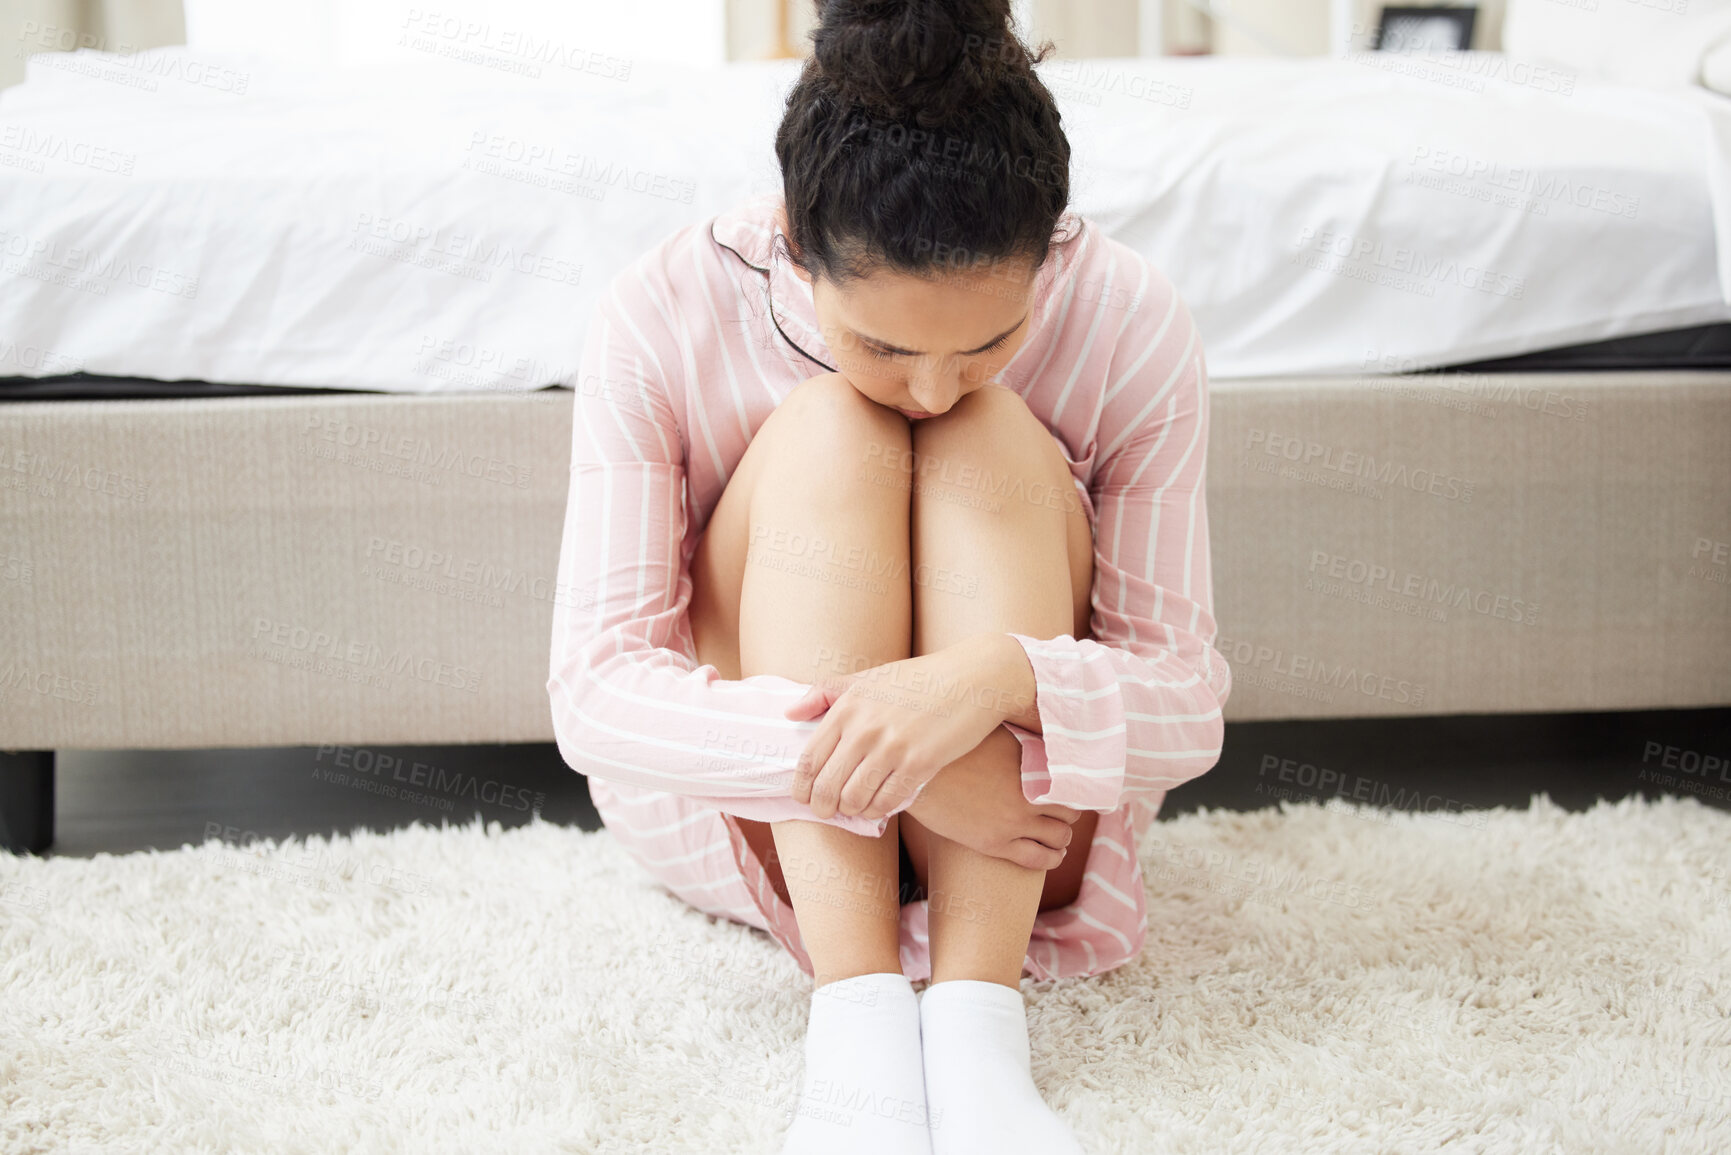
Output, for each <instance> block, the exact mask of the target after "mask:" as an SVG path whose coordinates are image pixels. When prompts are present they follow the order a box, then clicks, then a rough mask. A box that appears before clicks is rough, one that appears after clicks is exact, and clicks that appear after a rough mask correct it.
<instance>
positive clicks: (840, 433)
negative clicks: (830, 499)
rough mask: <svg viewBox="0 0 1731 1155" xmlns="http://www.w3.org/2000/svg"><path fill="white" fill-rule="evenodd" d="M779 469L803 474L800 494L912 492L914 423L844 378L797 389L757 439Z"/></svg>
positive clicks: (816, 381)
mask: <svg viewBox="0 0 1731 1155" xmlns="http://www.w3.org/2000/svg"><path fill="white" fill-rule="evenodd" d="M760 442H761V443H762V444H763V446H764V449H765V450H766V451H767V452H768V455H769V456H771V457H773V460H774V466H775V468H776V469H778V470H779V471H782V472H783V479H784V480H785V478H786V474H787V473H794V474H797V480H798V483H799V484H800V487H801V488H800V490H799V492H801V493H803V494H807V495H817V494H820V493H823V492H826V491H835V490H838V489H840V490H858V489H860V488H861V487H862V486H863V487H866V488H867V490H868V491H880V492H881V491H884V490H890V491H898V490H899V491H902V492H905V491H906V490H907V488H908V485H907V480H906V473H907V469H908V467H909V465H910V464H911V450H912V437H911V434H910V432H909V429H908V419H907V418H905V417H903V416H902V415H901V414H899V413H897V412H895V411H894V410H893V409H888V408H886V407H884V406H882V405H879V404H878V403H877V402H875V401H873V400H872V399H871V398H869V397H867V396H866V395H865V394H863V393H861V392H860V391H859V390H858V389H855V388H854V387H853V385H852V384H850V383H849V382H848V380H847V378H845V377H843V376H841V375H840V374H839V373H826V374H823V375H822V376H819V377H813V378H811V379H809V380H807V381H803V382H801V383H800V384H798V385H796V386H794V388H793V391H792V392H791V393H789V394H788V395H787V397H786V398H785V399H783V400H782V402H781V404H779V405H777V406H776V407H775V411H774V412H772V413H771V414H770V415H769V417H768V418H767V419H765V421H764V423H763V426H762V427H761V428H760V429H759V430H758V433H757V436H756V437H755V438H753V440H752V447H753V448H755V447H757V446H758V444H759V443H760Z"/></svg>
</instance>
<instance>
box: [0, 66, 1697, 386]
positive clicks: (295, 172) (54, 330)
mask: <svg viewBox="0 0 1731 1155" xmlns="http://www.w3.org/2000/svg"><path fill="white" fill-rule="evenodd" d="M793 69H794V66H793V65H792V64H790V63H778V64H770V65H732V66H728V67H726V68H723V69H718V70H676V69H670V68H655V67H652V66H646V65H644V64H643V63H642V62H638V63H637V64H636V65H635V66H633V67H632V68H630V69H629V70H625V71H624V72H623V75H621V70H620V69H613V70H611V71H608V70H599V71H598V70H593V69H592V70H589V71H588V72H587V73H573V74H571V75H565V76H556V75H546V76H533V77H531V76H527V75H524V74H523V71H522V70H521V69H519V70H517V71H516V72H515V73H509V74H508V72H507V70H506V69H504V68H503V67H493V66H490V65H487V63H486V62H485V61H481V62H476V61H468V62H466V63H465V64H464V66H461V67H458V66H455V65H453V66H450V67H445V68H441V69H436V70H435V69H423V70H417V71H400V72H380V71H372V72H364V73H363V72H356V73H323V74H316V73H308V72H305V71H301V70H296V69H291V68H288V67H285V66H284V65H282V64H279V63H273V62H270V61H265V60H261V59H256V58H248V57H212V56H210V55H209V54H206V53H191V52H189V51H188V50H185V49H163V50H156V51H153V52H149V53H139V54H137V55H133V56H117V55H112V54H101V53H91V52H88V51H86V52H80V53H78V54H76V55H62V56H37V57H33V58H32V59H31V60H30V62H29V70H28V79H27V82H26V83H24V84H23V85H20V86H18V87H16V88H13V89H11V90H9V91H6V92H5V93H4V94H0V376H11V375H18V376H45V375H50V374H56V373H65V372H70V371H75V370H83V371H86V372H91V373H102V374H112V375H124V376H142V377H150V378H158V379H163V380H180V379H192V380H207V381H221V382H236V383H256V384H268V385H298V386H315V387H343V388H362V389H376V390H387V391H413V392H423V391H433V390H442V389H531V388H537V387H541V386H544V385H548V384H566V385H577V384H578V382H577V381H576V379H575V374H576V366H577V363H578V356H579V353H580V350H581V342H582V339H583V335H584V332H585V327H586V323H587V319H588V315H589V311H590V309H591V308H592V306H593V304H594V302H595V300H596V299H597V297H598V295H599V294H600V293H601V292H602V291H603V289H604V288H605V287H606V284H607V282H608V280H609V278H610V277H611V276H612V275H613V274H614V272H616V271H617V270H618V269H620V268H621V267H623V266H624V265H625V264H626V263H627V262H628V261H630V260H631V259H632V258H633V257H635V256H636V255H638V254H639V253H641V252H643V251H644V250H646V249H648V248H649V247H651V246H652V245H654V244H655V243H656V242H657V241H658V240H659V239H661V238H662V237H664V236H665V235H667V234H668V233H670V232H672V231H673V230H674V229H677V228H679V227H680V226H682V225H685V224H687V223H690V222H693V221H698V220H701V219H703V218H705V217H708V216H711V215H713V214H715V213H717V212H720V211H722V210H724V209H726V208H728V207H730V206H732V205H734V204H736V203H738V202H739V201H740V200H742V199H744V198H745V197H747V196H750V195H753V194H755V193H759V192H763V191H769V190H773V189H776V188H778V187H779V175H778V172H777V169H776V167H775V161H774V155H773V152H772V150H771V138H772V136H773V132H774V127H775V124H776V122H777V119H778V116H779V112H780V100H781V96H782V94H783V92H785V89H786V86H787V85H788V84H789V83H790V82H791V79H792V77H793V75H794V71H793ZM1042 69H1043V74H1044V76H1045V77H1046V79H1047V81H1048V83H1049V84H1050V85H1051V87H1052V88H1053V90H1054V91H1055V92H1056V93H1057V95H1058V97H1059V100H1060V102H1061V104H1062V105H1063V108H1064V113H1065V122H1066V125H1067V127H1068V129H1069V132H1070V134H1071V139H1072V142H1073V145H1074V148H1075V167H1074V172H1073V190H1074V195H1073V204H1074V207H1075V208H1076V209H1077V210H1078V211H1080V212H1082V213H1083V214H1085V215H1087V216H1089V217H1091V218H1093V219H1094V220H1096V221H1098V222H1099V223H1100V224H1101V225H1102V226H1104V227H1105V228H1106V229H1107V230H1108V231H1109V232H1111V233H1112V234H1113V235H1115V236H1117V237H1118V238H1120V239H1121V240H1123V241H1125V242H1127V243H1128V244H1130V245H1131V246H1132V247H1134V248H1136V249H1137V250H1138V251H1140V252H1142V253H1143V254H1145V255H1146V256H1148V257H1149V258H1150V259H1151V260H1152V261H1153V262H1154V263H1155V264H1156V265H1157V266H1159V267H1160V268H1161V269H1162V270H1164V271H1165V272H1166V273H1167V275H1169V276H1170V277H1171V278H1172V279H1173V280H1174V281H1175V282H1176V283H1177V285H1178V286H1179V288H1180V290H1181V291H1182V293H1183V295H1184V297H1185V299H1186V300H1187V301H1188V303H1189V305H1190V307H1191V309H1192V311H1193V312H1194V314H1195V316H1196V318H1197V320H1198V322H1199V324H1200V326H1201V329H1202V333H1203V337H1204V340H1205V342H1206V346H1207V356H1208V362H1209V367H1210V371H1211V373H1212V374H1213V376H1214V377H1215V378H1217V379H1222V378H1233V377H1254V376H1265V375H1273V374H1324V373H1350V372H1358V371H1361V370H1364V369H1367V368H1369V369H1382V370H1389V369H1408V368H1418V367H1424V366H1430V365H1437V364H1448V363H1455V362H1460V361H1464V360H1468V359H1473V358H1480V357H1488V356H1494V355H1503V354H1514V353H1519V352H1523V351H1527V350H1532V349H1538V348H1544V347H1548V346H1555V345H1560V344H1567V343H1574V342H1578V341H1586V340H1594V339H1599V338H1605V337H1612V336H1619V335H1624V334H1629V333H1636V332H1644V331H1651V330H1656V329H1663V328H1671V327H1676V326H1682V325H1689V324H1698V323H1705V322H1708V321H1716V320H1721V319H1724V318H1727V317H1731V304H1728V301H1727V290H1726V287H1725V286H1726V285H1727V284H1731V277H1725V276H1723V275H1722V272H1721V267H1722V266H1731V228H1727V227H1726V224H1725V222H1726V221H1727V220H1731V210H1728V209H1727V205H1726V201H1727V196H1728V192H1731V190H1727V188H1726V187H1725V186H1726V184H1727V183H1728V182H1727V170H1726V160H1725V158H1726V156H1727V155H1728V154H1731V127H1728V126H1731V100H1727V99H1725V98H1723V97H1718V96H1714V95H1711V94H1709V93H1706V92H1704V91H1702V90H1699V89H1697V90H1687V89H1682V88H1678V89H1670V90H1665V89H1636V88H1625V87H1603V86H1593V85H1590V84H1587V83H1584V82H1578V81H1577V79H1576V78H1575V77H1573V76H1571V75H1569V74H1566V73H1561V72H1555V71H1550V70H1546V69H1543V68H1539V67H1537V66H1530V65H1520V64H1516V63H1514V62H1511V61H1509V60H1508V59H1507V58H1504V57H1501V56H1497V55H1494V54H1481V53H1474V54H1463V55H1461V56H1459V57H1453V58H1449V60H1448V62H1446V63H1445V62H1439V61H1437V60H1430V61H1424V60H1418V59H1412V58H1402V57H1387V56H1372V55H1370V54H1365V55H1361V56H1357V57H1354V58H1350V59H1346V60H1338V61H1330V60H1306V61H1272V62H1271V61H1237V60H1149V61H1136V60H1124V61H1051V62H1048V63H1047V64H1046V65H1043V66H1042ZM554 71H557V70H554ZM1716 210H1717V212H1716ZM1716 216H1717V218H1718V219H1719V221H1720V226H1719V227H1718V228H1716V227H1715V219H1716ZM1721 252H1723V253H1724V257H1723V258H1721V256H1720V254H1721Z"/></svg>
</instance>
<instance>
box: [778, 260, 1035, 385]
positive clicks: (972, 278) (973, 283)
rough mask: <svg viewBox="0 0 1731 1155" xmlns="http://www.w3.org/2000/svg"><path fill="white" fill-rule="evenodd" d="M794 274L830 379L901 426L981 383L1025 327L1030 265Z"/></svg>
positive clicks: (1010, 263) (1030, 287)
mask: <svg viewBox="0 0 1731 1155" xmlns="http://www.w3.org/2000/svg"><path fill="white" fill-rule="evenodd" d="M795 268H796V270H798V266H795ZM798 272H799V275H800V276H801V277H802V278H803V279H805V280H806V281H807V282H808V283H810V284H811V286H812V290H811V297H812V303H813V305H814V306H815V308H816V311H817V323H818V328H819V330H820V331H821V332H822V333H823V337H824V341H825V343H827V344H828V345H829V349H830V352H831V353H832V354H833V355H834V358H833V359H834V361H835V363H836V364H835V367H836V371H837V372H839V373H841V375H842V376H844V377H846V378H847V379H848V380H849V381H850V382H852V383H853V386H854V388H856V389H858V390H859V391H860V392H861V393H863V394H865V395H866V396H867V397H869V398H871V399H872V400H873V401H876V402H877V403H878V404H879V405H885V406H888V407H889V408H892V409H899V410H901V412H902V413H903V414H905V415H906V416H908V417H910V418H915V419H918V418H921V417H932V416H936V415H937V414H939V413H943V412H945V411H946V410H948V409H949V408H950V406H952V405H954V404H955V403H956V401H957V399H958V398H960V397H961V396H962V395H963V394H965V393H972V392H973V391H974V390H975V389H978V388H980V387H981V386H982V385H985V384H987V383H988V382H990V381H991V380H992V378H994V377H996V376H997V374H998V371H999V370H1000V369H1002V368H1003V367H1004V366H1005V365H1006V364H1008V363H1009V360H1010V358H1011V357H1013V356H1015V355H1016V350H1017V349H1020V348H1021V347H1022V342H1023V340H1024V339H1025V338H1026V336H1027V333H1028V328H1029V325H1030V323H1031V317H1030V308H1031V306H1032V303H1033V297H1034V278H1035V273H1036V270H1035V266H1034V263H1033V262H1032V261H1031V260H1015V261H1007V262H998V263H997V264H995V265H991V266H984V267H983V269H982V270H970V271H968V272H951V271H949V270H943V271H941V272H934V273H933V274H932V275H931V276H913V275H910V274H908V273H902V272H896V271H894V270H891V269H878V270H877V271H875V272H872V273H870V274H868V275H866V276H864V277H855V278H850V279H849V280H847V281H844V282H842V283H840V284H838V283H836V282H833V281H830V280H828V279H826V278H823V277H818V278H817V279H816V280H815V281H813V280H812V278H811V277H809V276H808V275H806V273H805V272H804V270H798Z"/></svg>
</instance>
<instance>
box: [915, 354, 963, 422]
mask: <svg viewBox="0 0 1731 1155" xmlns="http://www.w3.org/2000/svg"><path fill="white" fill-rule="evenodd" d="M908 392H909V393H910V394H912V395H913V399H914V400H915V401H917V402H919V406H920V408H921V409H923V410H924V411H925V412H927V413H942V412H944V411H945V410H947V409H949V407H950V406H952V405H954V404H955V403H956V398H957V397H959V396H961V393H962V374H961V365H960V363H959V362H958V361H951V362H950V363H949V364H947V365H946V364H939V365H935V366H932V367H931V368H930V369H928V370H927V371H925V372H923V373H920V374H917V375H916V376H914V377H912V378H910V379H909V380H908Z"/></svg>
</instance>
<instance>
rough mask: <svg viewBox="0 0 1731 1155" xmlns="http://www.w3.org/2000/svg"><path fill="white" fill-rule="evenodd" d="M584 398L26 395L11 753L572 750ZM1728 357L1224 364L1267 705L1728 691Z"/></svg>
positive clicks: (6, 421)
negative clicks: (570, 660) (569, 640)
mask: <svg viewBox="0 0 1731 1155" xmlns="http://www.w3.org/2000/svg"><path fill="white" fill-rule="evenodd" d="M571 400H572V394H571V393H569V392H567V391H563V390H553V391H545V392H542V393H539V394H531V395H501V394H464V395H443V396H439V395H434V396H428V395H413V396H405V395H357V394H330V395H328V396H325V395H289V396H282V397H256V396H254V397H238V398H221V399H206V400H177V401H166V400H149V401H100V402H74V401H61V402H12V403H4V404H0V749H10V750H52V749H56V748H67V749H101V748H191V747H216V746H263V745H295V744H314V743H325V742H344V743H355V742H374V743H429V744H430V743H482V742H535V741H550V740H551V739H552V737H553V734H552V729H551V725H550V721H549V714H548V708H547V699H546V694H545V690H544V684H545V679H546V674H547V648H548V637H549V631H550V623H551V618H552V611H553V604H554V598H556V597H559V596H562V594H561V591H559V590H558V589H557V588H556V586H555V580H554V574H555V567H556V562H557V558H558V552H559V544H560V531H561V525H562V518H563V510H564V505H565V498H566V479H567V465H568V461H569V456H568V455H569V447H570V440H571V436H570V435H571V426H570V422H571ZM1728 450H1731V373H1717V372H1712V373H1702V372H1691V373H1684V372H1641V373H1602V374H1593V375H1582V376H1563V375H1551V374H1544V375H1533V374H1526V375H1508V376H1472V375H1457V376H1451V377H1441V378H1439V377H1406V378H1397V377H1366V378H1361V379H1351V380H1348V379H1334V380H1308V381H1254V382H1217V383H1216V384H1215V386H1214V392H1213V429H1212V437H1211V443H1210V453H1211V458H1210V462H1209V488H1208V504H1209V513H1210V516H1211V536H1212V546H1213V558H1214V593H1215V599H1216V610H1217V614H1218V618H1219V623H1220V640H1219V646H1220V648H1221V650H1222V651H1223V652H1224V653H1225V654H1226V655H1227V657H1228V658H1229V660H1230V661H1231V663H1232V667H1233V672H1234V676H1235V681H1236V685H1235V689H1234V692H1233V694H1232V697H1231V701H1230V703H1229V704H1228V707H1227V716H1228V717H1229V718H1232V719H1237V720H1248V719H1270V718H1321V717H1355V716H1374V715H1397V714H1409V715H1410V714H1453V713H1480V712H1486V713H1503V712H1513V711H1565V710H1611V709H1633V708H1645V707H1685V706H1706V705H1723V704H1727V703H1731V586H1728V585H1727V581H1726V571H1727V563H1728V562H1731V556H1728V553H1731V545H1728V544H1727V543H1728V542H1731V452H1728Z"/></svg>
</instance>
